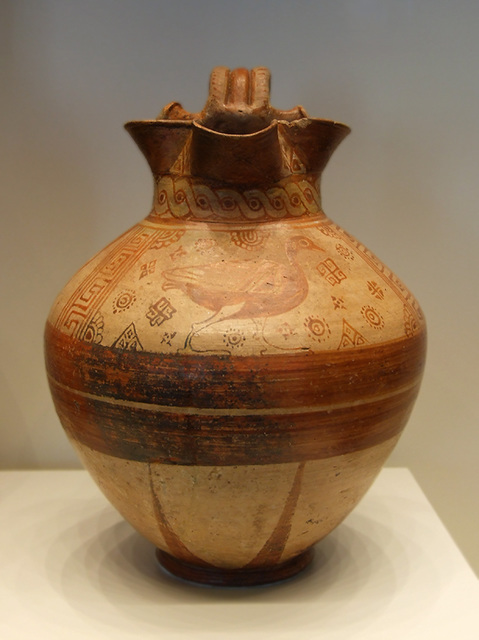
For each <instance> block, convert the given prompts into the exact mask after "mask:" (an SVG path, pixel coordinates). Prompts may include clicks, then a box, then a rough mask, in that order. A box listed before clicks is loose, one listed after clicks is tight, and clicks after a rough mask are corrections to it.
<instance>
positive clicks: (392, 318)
mask: <svg viewBox="0 0 479 640" xmlns="http://www.w3.org/2000/svg"><path fill="white" fill-rule="evenodd" d="M269 84H270V77H269V72H268V70H267V69H265V68H256V69H253V70H252V71H247V70H245V69H236V70H234V71H229V70H228V69H226V68H224V67H218V68H216V69H214V70H213V72H212V75H211V79H210V90H209V97H208V100H207V103H206V106H205V108H204V109H203V111H202V112H201V113H199V114H191V113H188V112H186V111H185V110H184V109H183V108H182V107H181V105H180V104H178V103H171V104H169V105H168V106H167V107H165V108H164V109H163V111H162V113H161V114H160V116H159V117H158V119H156V120H146V121H135V122H129V123H127V124H126V129H127V130H128V132H129V133H130V134H131V135H132V137H133V139H134V140H135V142H136V143H137V144H138V146H139V147H140V149H141V151H142V152H143V154H144V155H145V157H146V159H147V161H148V163H149V165H150V167H151V170H152V172H153V175H154V179H155V192H154V200H153V207H152V210H151V212H150V213H149V215H148V216H147V217H146V218H145V219H144V220H143V221H142V222H139V223H138V224H136V225H135V226H134V227H132V228H131V229H130V230H129V231H127V232H126V233H124V234H123V235H122V236H121V237H120V238H118V239H117V240H115V241H114V242H113V243H112V244H110V245H109V246H108V247H107V248H106V249H104V250H103V251H101V252H100V253H99V254H98V255H96V256H95V257H94V258H92V259H91V260H90V261H89V262H87V264H86V265H85V266H84V267H83V268H82V269H81V270H80V271H79V272H78V273H77V274H76V275H75V276H74V277H73V278H72V279H71V280H70V282H69V283H68V284H67V285H66V287H65V288H64V290H63V291H62V292H61V293H60V295H59V296H58V298H57V300H56V302H55V303H54V305H53V308H52V310H51V312H50V315H49V318H48V322H47V326H46V363H47V370H48V376H49V382H50V386H51V391H52V395H53V399H54V402H55V405H56V409H57V412H58V415H59V417H60V420H61V422H62V424H63V427H64V429H65V431H66V433H67V434H68V437H69V438H70V440H71V442H72V444H73V446H74V447H75V449H76V450H77V452H78V454H79V456H80V458H81V460H82V461H83V463H84V465H85V466H86V468H87V469H88V470H89V471H90V473H91V475H92V476H93V478H94V479H95V480H96V482H97V483H98V485H99V486H100V488H101V489H102V491H103V492H104V494H105V495H106V496H107V498H108V499H109V500H110V501H111V503H112V504H113V505H114V506H115V507H116V508H117V509H118V511H119V512H120V513H121V514H122V515H123V516H124V517H125V518H126V520H128V521H129V522H130V523H131V524H132V526H133V527H135V528H136V529H137V530H138V531H139V532H140V533H141V534H142V535H143V536H145V537H146V538H147V539H149V540H150V541H151V542H152V543H153V544H154V545H156V547H157V549H158V552H157V555H158V558H159V560H160V562H161V564H162V565H163V566H164V567H165V568H166V569H167V570H168V571H169V572H171V573H173V574H176V575H178V576H181V577H183V578H186V579H189V580H193V581H198V582H205V583H209V584H233V585H234V584H239V585H242V584H243V585H248V584H259V583H269V582H274V581H277V580H281V579H284V578H287V577H289V576H292V575H294V574H295V573H297V572H299V571H300V570H301V569H302V568H304V567H305V566H306V565H307V564H308V563H309V562H310V560H311V558H312V549H313V546H314V545H315V544H316V543H317V542H318V541H319V540H321V539H322V538H323V537H324V536H326V535H327V534H328V533H329V532H330V531H331V530H332V529H334V528H335V527H336V526H337V525H338V524H339V523H340V522H341V521H342V520H343V519H344V518H345V516H346V515H347V514H348V513H349V512H350V511H351V509H353V507H354V506H355V505H356V504H357V503H358V501H359V500H360V499H361V497H362V496H363V495H364V493H365V492H366V490H367V489H368V487H369V486H370V485H371V483H372V481H373V480H374V478H375V476H376V475H377V473H378V472H379V470H380V469H381V466H382V465H383V463H384V461H385V460H386V458H387V457H388V455H389V453H390V452H391V450H392V449H393V447H394V445H395V444H396V442H397V440H398V438H399V436H400V433H401V431H402V429H403V427H404V426H405V424H406V422H407V419H408V416H409V414H410V412H411V409H412V405H413V403H414V400H415V398H416V395H417V393H418V389H419V384H420V380H421V375H422V370H423V363H424V356H425V324H424V319H423V315H422V313H421V310H420V308H419V305H418V303H417V302H416V300H415V299H414V297H413V296H412V294H411V293H410V292H409V291H408V289H407V288H406V287H405V286H404V285H403V284H402V282H401V281H400V280H399V279H398V278H397V277H396V276H395V275H394V274H393V273H392V272H391V271H390V270H389V269H388V268H387V267H386V266H385V265H384V264H382V262H380V261H379V260H378V259H377V258H376V257H375V256H374V255H373V254H372V253H371V251H369V250H368V249H367V248H366V247H365V246H364V245H363V244H361V242H359V241H357V240H356V239H355V238H353V237H352V236H351V235H349V234H348V233H347V232H346V231H344V230H343V229H341V228H340V227H339V226H338V225H336V224H335V223H334V222H332V221H331V220H330V219H328V218H327V217H326V216H325V214H324V213H323V211H322V209H321V196H320V187H319V179H320V176H321V172H322V170H323V168H324V167H325V165H326V163H327V161H328V159H329V157H330V156H331V154H332V152H333V151H334V149H335V148H336V146H337V145H338V144H339V143H340V142H341V140H342V139H343V138H344V137H345V136H346V135H347V134H348V133H349V129H348V127H346V126H345V125H343V124H340V123H337V122H333V121H328V120H321V119H314V118H309V117H308V116H307V114H306V113H305V111H304V110H303V109H302V108H301V107H297V108H295V109H292V110H291V111H279V110H277V109H274V108H272V107H271V106H270V103H269Z"/></svg>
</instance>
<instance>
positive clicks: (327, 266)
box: [316, 258, 346, 287]
mask: <svg viewBox="0 0 479 640" xmlns="http://www.w3.org/2000/svg"><path fill="white" fill-rule="evenodd" d="M316 269H317V270H318V272H319V274H320V275H322V276H323V277H324V278H325V280H326V282H329V284H330V285H331V286H332V287H334V285H336V284H339V283H340V282H341V280H345V279H346V274H345V273H343V272H342V271H341V269H340V268H339V267H338V265H337V264H336V263H335V262H334V260H333V259H332V258H326V260H323V262H320V263H319V264H318V265H317V267H316Z"/></svg>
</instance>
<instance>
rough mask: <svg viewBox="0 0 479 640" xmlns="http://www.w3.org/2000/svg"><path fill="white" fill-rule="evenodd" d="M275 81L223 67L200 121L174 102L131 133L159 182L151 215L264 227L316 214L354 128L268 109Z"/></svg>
mask: <svg viewBox="0 0 479 640" xmlns="http://www.w3.org/2000/svg"><path fill="white" fill-rule="evenodd" d="M269 90H270V74H269V71H268V70H267V69H265V68H264V67H258V68H256V69H253V70H251V71H248V70H246V69H235V70H233V71H230V70H229V69H227V68H226V67H216V68H215V69H214V70H213V72H212V74H211V78H210V90H209V96H208V100H207V102H206V105H205V107H204V109H203V110H202V111H201V113H199V114H195V113H189V112H187V111H185V110H184V109H183V108H182V107H181V105H180V104H179V103H177V102H173V103H170V104H169V105H167V106H166V107H165V108H164V109H163V110H162V112H161V113H160V115H159V117H158V119H157V120H147V121H134V122H128V123H127V124H126V125H125V127H126V129H127V130H128V131H129V133H130V134H131V135H132V137H133V139H134V140H135V142H136V143H137V144H138V146H139V147H140V149H141V151H142V152H143V154H144V155H145V157H146V159H147V161H148V164H149V165H150V168H151V170H152V172H153V174H154V177H155V183H156V192H155V205H154V210H153V212H152V216H155V217H161V218H168V217H170V218H181V219H183V220H187V219H196V220H213V219H214V220H216V219H224V220H225V221H226V220H237V219H238V220H251V221H256V220H262V219H278V218H282V217H300V216H302V215H317V214H318V213H319V212H320V210H321V204H320V198H319V191H318V188H317V187H316V186H315V185H316V184H319V179H320V176H321V173H322V171H323V169H324V167H325V166H326V164H327V162H328V160H329V158H330V156H331V154H332V153H333V151H334V150H335V149H336V147H337V146H338V144H339V143H340V142H341V140H343V138H344V137H345V136H346V135H347V134H348V133H349V127H347V126H346V125H343V124H341V123H337V122H333V121H330V120H321V119H314V118H308V117H307V115H306V112H305V111H304V109H303V108H302V107H295V108H294V109H291V110H290V111H281V110H278V109H275V108H273V107H272V106H271V105H270V102H269Z"/></svg>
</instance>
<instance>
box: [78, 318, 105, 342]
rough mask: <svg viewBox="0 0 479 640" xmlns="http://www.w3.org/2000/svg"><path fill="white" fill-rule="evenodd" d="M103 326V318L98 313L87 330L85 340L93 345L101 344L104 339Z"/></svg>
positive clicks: (84, 335)
mask: <svg viewBox="0 0 479 640" xmlns="http://www.w3.org/2000/svg"><path fill="white" fill-rule="evenodd" d="M103 326H104V322H103V316H102V315H101V313H100V312H99V311H97V312H96V313H95V315H94V316H93V318H92V319H91V320H90V322H89V323H88V326H87V328H86V329H85V333H84V334H83V340H84V341H85V342H91V343H93V344H100V343H101V341H102V339H103Z"/></svg>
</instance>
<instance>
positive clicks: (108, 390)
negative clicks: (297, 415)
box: [45, 325, 425, 411]
mask: <svg viewBox="0 0 479 640" xmlns="http://www.w3.org/2000/svg"><path fill="white" fill-rule="evenodd" d="M45 339H46V362H47V370H48V373H49V375H50V377H51V378H52V379H53V380H57V381H59V382H61V383H62V384H65V385H67V386H68V387H70V388H71V389H77V390H78V391H82V392H86V393H92V394H93V395H95V396H104V397H111V398H117V399H121V400H128V401H133V402H145V403H148V404H152V405H160V406H171V407H190V406H193V405H194V406H195V408H198V409H210V408H211V407H215V409H226V410H228V411H230V410H231V409H241V410H244V409H254V410H257V409H271V408H280V407H281V408H294V407H299V408H302V407H305V406H317V405H328V404H331V405H336V404H338V403H342V402H347V403H354V402H360V401H362V399H363V398H369V397H374V396H378V397H380V396H381V395H383V394H388V393H390V392H391V391H392V390H394V389H399V388H402V387H404V386H407V385H410V384H412V383H414V381H416V380H418V379H419V378H420V376H421V375H422V369H423V362H424V351H425V337H424V335H423V334H419V335H417V336H414V337H413V338H404V339H401V340H394V341H391V342H389V343H386V344H379V345H370V346H367V347H356V348H351V349H342V350H337V351H323V352H319V353H310V352H307V353H294V354H286V355H284V354H280V355H265V356H239V357H238V356H217V355H196V354H184V353H183V354H171V353H170V354H160V353H150V352H144V351H142V352H131V351H122V350H120V349H115V348H113V347H106V346H102V345H94V344H88V343H84V342H81V341H80V340H76V339H74V338H71V337H69V336H67V335H65V334H63V333H61V332H60V331H58V330H56V329H54V328H53V327H51V326H50V325H48V326H47V329H46V335H45Z"/></svg>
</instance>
